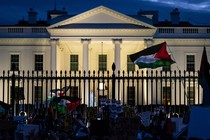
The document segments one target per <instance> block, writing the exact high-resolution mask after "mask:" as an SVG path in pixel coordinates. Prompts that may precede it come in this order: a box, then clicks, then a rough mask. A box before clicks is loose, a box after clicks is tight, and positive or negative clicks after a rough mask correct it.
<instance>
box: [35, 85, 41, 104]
mask: <svg viewBox="0 0 210 140" xmlns="http://www.w3.org/2000/svg"><path fill="white" fill-rule="evenodd" d="M34 92H35V94H34V95H35V102H41V100H42V87H41V86H35V91H34Z"/></svg>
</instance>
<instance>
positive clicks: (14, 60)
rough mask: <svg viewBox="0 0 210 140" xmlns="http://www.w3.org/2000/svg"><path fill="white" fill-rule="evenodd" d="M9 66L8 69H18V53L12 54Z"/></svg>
mask: <svg viewBox="0 0 210 140" xmlns="http://www.w3.org/2000/svg"><path fill="white" fill-rule="evenodd" d="M10 61H11V66H10V70H15V71H18V70H19V55H18V54H12V55H11V58H10Z"/></svg>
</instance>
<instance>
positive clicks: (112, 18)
mask: <svg viewBox="0 0 210 140" xmlns="http://www.w3.org/2000/svg"><path fill="white" fill-rule="evenodd" d="M88 25H89V26H91V27H95V28H97V27H98V28H104V27H105V25H107V26H109V27H110V28H114V27H113V26H117V27H120V26H121V27H122V28H123V27H126V28H127V27H129V28H135V27H136V29H142V28H143V29H155V27H154V26H152V25H150V24H148V23H145V22H142V21H140V20H137V19H135V18H132V17H129V16H127V15H125V14H122V13H119V12H117V11H114V10H112V9H109V8H107V7H104V6H99V7H96V8H94V9H91V10H89V11H87V12H84V13H81V14H78V15H76V16H73V17H70V18H68V19H66V20H63V21H60V22H58V23H55V24H53V25H51V26H49V27H48V29H59V28H60V29H63V28H65V29H68V28H73V27H74V29H75V28H76V29H78V28H80V27H81V28H84V26H86V27H87V28H88ZM99 25H100V26H99Z"/></svg>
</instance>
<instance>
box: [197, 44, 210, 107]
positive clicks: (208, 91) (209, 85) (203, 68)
mask: <svg viewBox="0 0 210 140" xmlns="http://www.w3.org/2000/svg"><path fill="white" fill-rule="evenodd" d="M209 70H210V65H209V62H208V59H207V55H206V48H205V47H204V48H203V54H202V58H201V64H200V71H199V73H198V82H199V84H200V85H201V87H202V88H203V106H208V107H209V106H210V74H209Z"/></svg>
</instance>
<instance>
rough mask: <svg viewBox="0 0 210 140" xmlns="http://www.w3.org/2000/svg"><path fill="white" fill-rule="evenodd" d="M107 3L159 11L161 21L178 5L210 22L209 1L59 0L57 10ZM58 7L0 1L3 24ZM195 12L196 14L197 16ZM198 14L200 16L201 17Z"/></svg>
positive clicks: (44, 0) (39, 1)
mask: <svg viewBox="0 0 210 140" xmlns="http://www.w3.org/2000/svg"><path fill="white" fill-rule="evenodd" d="M100 5H104V6H106V7H108V8H111V9H113V10H116V11H118V12H122V13H124V14H129V15H131V14H133V15H134V14H137V12H138V11H139V10H140V9H142V10H158V11H159V17H160V19H161V20H164V19H169V18H170V12H171V11H172V10H173V9H174V8H179V10H180V12H181V18H182V19H184V20H188V19H191V20H194V21H196V20H197V21H199V22H201V21H202V22H204V23H206V22H207V23H209V24H210V20H209V19H210V2H209V0H199V1H198V0H176V1H174V0H57V1H56V6H57V9H62V8H63V7H64V8H65V9H66V10H67V11H68V12H69V14H79V13H82V12H85V11H87V10H90V9H92V8H95V7H97V6H100ZM54 7H55V0H1V2H0V12H1V13H3V14H1V15H0V24H1V25H2V24H16V23H17V22H18V20H20V19H22V18H23V17H24V18H25V19H27V12H28V10H29V9H30V8H33V9H34V10H35V11H37V12H38V19H44V20H45V19H46V16H47V11H48V10H52V9H54ZM194 15H197V16H196V17H195V16H194ZM198 17H199V18H198Z"/></svg>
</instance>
